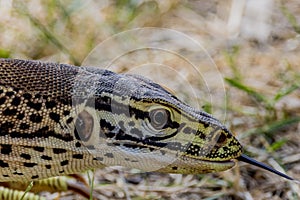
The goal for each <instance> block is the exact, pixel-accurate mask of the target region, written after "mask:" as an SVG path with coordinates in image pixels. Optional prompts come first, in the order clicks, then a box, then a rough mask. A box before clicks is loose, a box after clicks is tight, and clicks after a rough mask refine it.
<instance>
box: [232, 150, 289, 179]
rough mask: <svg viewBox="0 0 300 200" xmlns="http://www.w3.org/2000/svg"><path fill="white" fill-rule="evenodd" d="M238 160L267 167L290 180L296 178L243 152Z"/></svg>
mask: <svg viewBox="0 0 300 200" xmlns="http://www.w3.org/2000/svg"><path fill="white" fill-rule="evenodd" d="M237 160H239V161H242V162H245V163H248V164H250V165H254V166H257V167H259V168H262V169H265V170H267V171H269V172H272V173H274V174H277V175H278V176H281V177H284V178H286V179H288V180H295V179H293V178H291V177H289V176H287V175H286V174H284V173H281V172H279V171H277V170H275V169H273V168H272V167H270V166H268V165H266V164H264V163H261V162H258V161H256V160H254V159H253V158H250V157H248V156H246V155H245V154H242V155H241V156H240V157H238V158H237Z"/></svg>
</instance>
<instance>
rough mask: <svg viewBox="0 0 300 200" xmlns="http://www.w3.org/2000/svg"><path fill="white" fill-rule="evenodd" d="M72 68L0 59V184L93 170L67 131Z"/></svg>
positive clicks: (73, 77) (70, 121)
mask: <svg viewBox="0 0 300 200" xmlns="http://www.w3.org/2000/svg"><path fill="white" fill-rule="evenodd" d="M78 69H79V68H77V67H74V66H70V65H59V64H54V63H42V62H36V61H23V60H9V59H0V181H12V180H16V181H25V180H27V181H29V180H33V179H40V178H47V177H48V176H49V175H51V176H57V175H62V174H65V173H68V174H69V173H75V172H76V171H78V170H85V169H88V168H90V167H91V166H94V165H96V164H95V163H97V165H99V163H98V162H95V161H93V160H92V159H93V157H91V158H89V157H88V156H87V155H86V154H85V153H84V152H82V150H81V149H82V148H81V144H80V142H78V141H74V137H73V133H72V132H70V130H68V127H69V126H72V124H73V119H74V116H73V117H72V116H71V115H72V110H71V109H72V95H71V94H72V91H73V88H74V83H76V79H77V74H78ZM7 136H10V137H9V138H8V139H7ZM37 139H38V140H37ZM10 140H11V141H10ZM12 140H13V142H12ZM37 141H39V143H38V142H37ZM52 142H53V144H52ZM12 143H13V144H14V145H11V144H12ZM75 148H77V150H75ZM72 149H73V150H72ZM86 159H87V160H90V161H87V160H86ZM16 160H18V162H16ZM29 172H30V173H29Z"/></svg>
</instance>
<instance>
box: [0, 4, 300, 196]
mask: <svg viewBox="0 0 300 200" xmlns="http://www.w3.org/2000/svg"><path fill="white" fill-rule="evenodd" d="M42 2H43V3H42ZM45 2H46V1H40V0H32V1H18V0H15V1H13V3H12V1H8V0H0V31H1V34H0V57H11V58H23V59H41V60H48V61H56V62H62V63H71V64H77V65H80V64H81V62H82V61H83V60H84V59H85V58H86V56H87V55H88V54H89V52H90V51H91V50H92V49H93V48H94V47H95V46H96V45H97V44H99V43H100V42H102V41H104V40H105V39H106V38H109V37H110V36H111V35H113V34H116V33H119V32H121V31H124V30H129V29H132V28H136V27H149V26H151V27H164V28H170V29H174V30H177V31H179V32H182V33H185V34H187V35H189V36H190V37H192V38H194V39H195V40H197V41H199V42H201V43H202V45H203V46H204V47H205V48H206V50H207V52H208V53H209V54H210V55H211V57H212V59H213V60H214V62H215V63H216V65H217V67H218V70H219V72H220V73H221V74H222V76H223V77H225V78H226V80H227V81H226V85H225V87H226V94H227V96H226V100H227V101H226V109H225V107H224V105H223V104H222V103H221V104H220V103H219V102H218V103H217V106H216V105H214V103H213V102H214V101H212V103H211V102H210V100H209V98H208V100H201V97H199V99H200V102H202V104H205V105H206V106H207V107H205V108H206V109H207V110H210V107H211V106H212V107H213V108H214V110H213V113H214V114H215V115H217V116H221V117H225V115H224V112H225V110H226V118H225V123H226V125H227V126H228V127H229V128H230V129H231V130H232V131H233V132H234V133H236V136H237V137H238V138H239V139H240V141H241V143H242V144H243V145H244V147H245V150H246V152H248V153H249V154H250V155H252V157H254V158H255V159H257V160H259V161H262V162H264V163H268V164H269V165H271V166H273V167H274V168H276V169H279V170H281V169H283V170H284V171H285V172H286V173H287V174H289V175H290V176H292V177H294V178H297V179H300V167H299V166H300V165H299V160H300V151H299V149H300V148H299V147H300V123H299V121H300V119H299V117H300V89H299V87H300V67H299V63H300V56H299V55H300V39H299V35H298V34H297V32H298V33H299V28H298V27H299V26H300V9H299V3H298V2H297V1H281V2H280V1H276V2H273V1H264V2H265V3H264V4H266V5H262V3H260V4H261V5H260V7H264V9H262V10H260V9H259V7H255V3H253V2H256V3H257V4H259V2H260V1H251V2H252V3H249V2H248V4H247V5H246V7H243V5H239V4H242V3H241V2H243V1H234V0H232V1H229V0H226V1H205V0H198V1H179V0H177V1H171V0H166V1H151V0H150V1H130V0H128V1H98V2H97V1H84V0H75V1H47V3H45ZM233 2H235V3H236V4H234V5H236V7H237V9H234V8H233V7H231V5H232V3H233ZM241 8H242V9H241ZM240 14H241V15H240ZM297 22H299V24H297ZM111 48H112V49H113V48H114V47H111ZM106 51H107V54H108V52H109V51H110V48H108V49H106ZM103 52H104V53H105V51H103ZM148 53H149V52H148ZM150 54H151V52H150ZM151 56H152V57H153V55H151ZM151 56H148V57H146V59H147V58H150V57H151ZM152 57H151V58H152ZM139 58H140V57H139ZM135 59H137V58H135ZM143 59H145V57H143ZM143 59H142V60H143ZM130 61H132V60H131V59H130ZM130 61H127V62H129V63H130ZM202 61H203V60H201V59H200V61H199V62H200V63H199V66H197V67H200V68H201V67H202V68H201V70H202V71H203V74H204V75H205V76H206V77H207V80H206V81H207V82H208V83H209V84H210V85H211V87H212V92H213V94H212V97H214V98H215V99H220V100H221V102H223V103H224V102H225V101H224V96H222V92H223V85H219V84H215V79H216V74H215V73H214V72H215V71H213V73H211V72H210V71H209V69H206V68H205V67H204V65H205V62H203V63H201V62H202ZM134 62H136V60H134ZM178 62H179V64H180V66H181V64H182V66H183V65H184V63H183V62H182V61H178V60H176V59H173V58H170V59H167V60H164V62H163V63H164V64H167V65H169V66H174V65H175V69H176V70H177V71H180V70H184V68H183V67H182V68H176V66H177V67H178ZM121 65H122V66H119V68H115V70H116V71H126V70H128V68H127V67H128V63H126V64H124V63H122V64H121ZM214 70H215V69H214ZM150 73H151V72H150ZM184 73H186V74H187V75H186V78H188V79H189V81H190V83H191V84H192V85H193V88H195V89H196V90H195V91H196V93H197V92H198V91H199V93H200V92H201V87H199V86H198V85H199V82H200V81H201V80H197V79H196V78H195V77H192V76H191V75H190V74H191V72H184ZM164 84H165V85H166V86H167V87H170V88H175V90H177V91H175V92H176V93H177V94H178V93H180V94H183V93H184V95H183V97H182V98H183V99H184V98H186V97H187V96H188V95H189V91H185V90H184V89H182V88H180V86H177V85H176V84H174V83H172V81H170V82H168V83H164ZM204 94H205V93H204ZM202 97H203V96H202ZM204 97H205V98H207V97H206V96H204ZM185 100H186V101H189V99H188V98H187V99H185ZM196 100H197V98H196ZM193 101H194V100H192V101H191V102H190V103H193ZM220 113H221V114H220ZM222 113H223V114H222ZM94 189H95V190H96V191H97V192H99V193H100V194H101V199H134V200H138V199H249V200H250V199H299V198H300V196H299V194H300V189H299V186H298V185H295V184H294V183H292V182H288V181H285V180H284V179H282V178H279V177H277V176H276V175H273V174H271V173H268V172H265V171H263V170H260V169H257V168H256V167H252V166H249V165H246V164H242V163H240V164H239V165H238V166H237V167H236V168H234V169H232V170H229V171H226V172H222V173H215V174H208V175H195V176H193V175H174V174H159V173H155V172H152V173H141V172H139V171H136V170H130V169H123V168H122V169H120V168H107V169H103V170H98V171H96V173H95V186H94ZM56 196H60V198H61V199H72V198H74V196H73V194H72V193H71V192H70V193H64V194H54V195H50V194H47V197H48V198H55V197H56Z"/></svg>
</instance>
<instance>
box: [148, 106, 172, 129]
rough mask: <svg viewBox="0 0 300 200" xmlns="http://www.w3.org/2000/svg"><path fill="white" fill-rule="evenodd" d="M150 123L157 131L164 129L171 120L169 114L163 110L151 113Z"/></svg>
mask: <svg viewBox="0 0 300 200" xmlns="http://www.w3.org/2000/svg"><path fill="white" fill-rule="evenodd" d="M149 116H150V123H151V125H152V127H153V128H155V129H156V130H160V129H163V128H164V126H165V125H166V124H167V122H168V119H169V112H168V111H167V110H165V109H163V108H158V109H154V110H151V111H150V114H149Z"/></svg>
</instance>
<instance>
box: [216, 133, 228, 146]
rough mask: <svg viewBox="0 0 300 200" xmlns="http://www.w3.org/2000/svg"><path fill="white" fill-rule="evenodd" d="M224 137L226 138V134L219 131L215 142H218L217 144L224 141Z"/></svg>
mask: <svg viewBox="0 0 300 200" xmlns="http://www.w3.org/2000/svg"><path fill="white" fill-rule="evenodd" d="M226 138H227V137H226V135H225V134H224V133H223V132H221V133H220V135H219V138H218V140H217V143H218V144H220V143H221V144H222V143H224V142H225V141H226Z"/></svg>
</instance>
